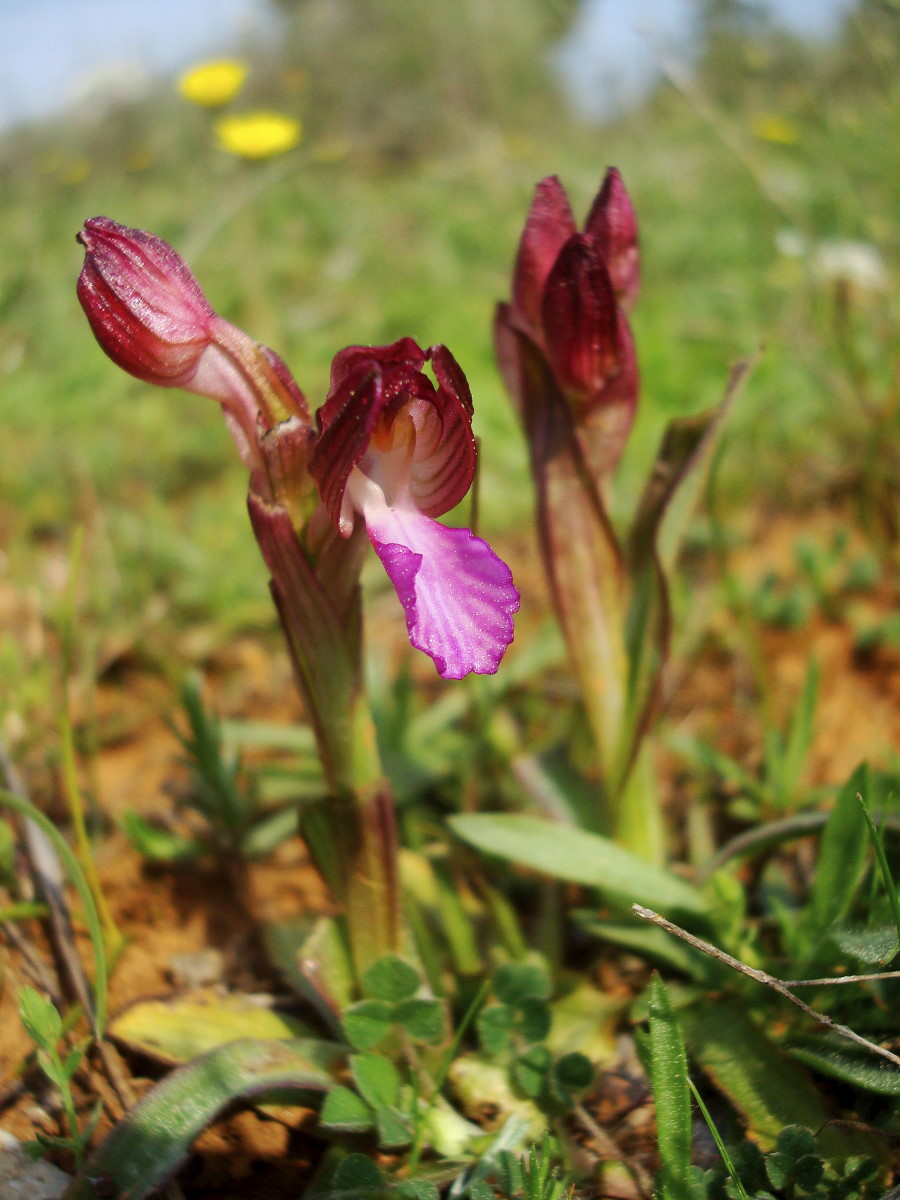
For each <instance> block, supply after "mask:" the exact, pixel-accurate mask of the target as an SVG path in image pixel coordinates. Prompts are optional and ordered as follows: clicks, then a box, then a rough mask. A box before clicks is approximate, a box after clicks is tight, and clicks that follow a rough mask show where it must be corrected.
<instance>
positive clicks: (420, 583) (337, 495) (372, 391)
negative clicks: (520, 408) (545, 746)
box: [310, 338, 519, 679]
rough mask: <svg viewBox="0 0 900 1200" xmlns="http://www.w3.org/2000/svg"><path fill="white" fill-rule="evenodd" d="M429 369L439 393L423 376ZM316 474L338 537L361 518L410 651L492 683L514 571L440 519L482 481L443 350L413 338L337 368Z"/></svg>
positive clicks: (454, 367) (458, 382)
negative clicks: (476, 474) (398, 611)
mask: <svg viewBox="0 0 900 1200" xmlns="http://www.w3.org/2000/svg"><path fill="white" fill-rule="evenodd" d="M429 360H430V362H431V367H432V370H433V373H434V379H435V382H432V380H431V379H430V378H429V377H428V376H427V375H426V374H425V373H424V372H423V367H424V366H425V363H426V362H427V361H429ZM318 422H319V435H318V438H317V440H316V445H315V449H314V451H313V455H312V458H311V460H310V472H311V474H312V475H313V477H314V479H315V480H316V483H317V484H318V488H319V494H320V495H321V497H322V501H323V503H324V505H325V507H326V509H327V510H328V513H329V515H330V516H331V519H332V521H333V522H334V525H335V526H336V528H337V529H338V530H339V531H340V532H341V533H342V534H343V535H344V536H345V537H349V536H350V534H351V532H352V530H353V525H354V521H355V517H356V514H357V513H359V514H361V516H362V517H363V519H364V521H365V524H366V530H367V532H368V535H369V539H370V541H371V543H372V546H373V547H374V549H375V552H376V554H377V555H378V557H379V558H380V559H381V562H382V564H383V566H384V569H385V570H386V571H387V574H388V576H389V578H390V580H391V582H392V583H393V585H394V587H395V589H396V591H397V595H398V597H399V599H400V603H401V604H402V605H403V609H404V612H405V614H406V625H407V629H408V630H409V637H410V641H411V642H412V644H413V645H414V646H415V647H417V649H419V650H423V651H424V652H425V653H426V654H428V655H430V656H431V658H432V659H433V660H434V663H435V666H436V667H437V670H438V674H439V675H441V676H442V677H443V678H444V679H461V678H462V677H463V676H464V675H467V674H469V672H473V671H474V672H476V673H478V674H493V673H494V672H495V671H496V670H497V667H498V665H499V663H500V659H501V658H502V657H503V654H504V651H505V650H506V647H507V646H508V645H509V643H510V642H511V641H512V637H513V621H512V617H513V613H515V612H516V611H517V609H518V607H519V593H518V591H517V590H516V588H515V586H514V584H513V582H512V575H511V573H510V570H509V567H507V565H506V564H505V563H504V562H503V561H502V560H501V559H499V558H498V557H497V556H496V554H494V552H493V551H492V550H491V548H490V546H488V544H487V543H486V542H484V541H483V540H482V539H481V538H479V537H476V536H475V535H474V534H473V533H472V532H471V531H470V530H468V529H453V528H450V527H448V526H446V525H441V524H439V523H438V522H437V521H435V520H434V518H435V517H439V516H441V515H442V514H443V513H446V512H447V511H449V509H451V508H453V506H454V505H456V504H458V503H459V501H460V500H461V499H462V498H463V496H465V494H466V492H467V491H468V490H469V487H470V485H471V483H472V479H473V477H474V472H475V457H476V450H475V439H474V437H473V434H472V398H471V394H470V392H469V386H468V384H467V382H466V379H465V376H464V375H463V373H462V371H461V369H460V367H459V366H458V364H457V362H456V360H455V359H454V358H453V356H452V355H451V354H450V352H449V350H447V348H446V347H445V346H434V347H432V348H431V349H430V350H428V351H427V352H423V351H422V350H421V349H420V348H419V346H418V345H416V343H415V342H414V341H413V340H412V339H411V338H403V339H401V340H400V341H399V342H394V343H393V344H392V345H390V346H375V347H366V346H350V347H348V348H347V349H346V350H343V351H341V352H340V353H339V354H338V355H337V356H336V357H335V359H334V363H333V364H332V372H331V387H330V390H329V393H328V397H327V399H326V401H325V403H324V405H323V406H322V408H321V409H320V410H319V413H318Z"/></svg>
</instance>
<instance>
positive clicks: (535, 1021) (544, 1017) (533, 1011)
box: [516, 998, 553, 1042]
mask: <svg viewBox="0 0 900 1200" xmlns="http://www.w3.org/2000/svg"><path fill="white" fill-rule="evenodd" d="M552 1019H553V1016H552V1013H551V1012H550V1005H549V1004H547V1003H546V1002H545V1001H544V1000H536V999H534V998H529V999H527V1000H523V1001H522V1003H521V1004H520V1005H519V1010H518V1014H517V1021H516V1027H517V1028H518V1031H519V1036H520V1037H521V1038H522V1041H523V1042H542V1041H543V1040H544V1038H545V1037H546V1036H547V1034H548V1033H549V1032H550V1024H551V1022H552Z"/></svg>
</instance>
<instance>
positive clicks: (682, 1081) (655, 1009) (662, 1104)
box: [650, 975, 693, 1200]
mask: <svg viewBox="0 0 900 1200" xmlns="http://www.w3.org/2000/svg"><path fill="white" fill-rule="evenodd" d="M650 1079H651V1083H652V1084H653V1100H654V1103H655V1105H656V1136H657V1140H658V1143H659V1163H660V1166H659V1187H660V1193H659V1194H660V1197H661V1200H693V1191H692V1188H691V1094H690V1088H689V1086H688V1071H687V1055H686V1054H685V1050H684V1038H683V1037H682V1036H681V1028H680V1026H679V1024H678V1018H677V1017H676V1015H675V1010H674V1009H673V1008H672V1003H671V1001H670V999H669V994H668V992H667V991H666V985H665V984H664V983H663V981H662V979H661V978H660V977H659V975H654V976H653V978H652V980H651V981H650Z"/></svg>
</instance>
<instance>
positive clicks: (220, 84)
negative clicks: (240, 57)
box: [178, 58, 247, 108]
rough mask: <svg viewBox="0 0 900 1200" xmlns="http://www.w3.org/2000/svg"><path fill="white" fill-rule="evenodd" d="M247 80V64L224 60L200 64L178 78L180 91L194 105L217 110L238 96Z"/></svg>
mask: <svg viewBox="0 0 900 1200" xmlns="http://www.w3.org/2000/svg"><path fill="white" fill-rule="evenodd" d="M246 78H247V67H246V64H245V63H242V62H238V61H237V60H236V59H232V58H223V59H221V60H220V61H218V62H206V63H200V64H199V65H198V66H196V67H191V69H190V70H189V71H185V72H184V74H183V75H180V76H179V78H178V90H179V92H181V94H182V96H184V98H185V100H190V102H191V103H192V104H202V105H203V106H204V107H206V108H217V107H218V106H219V105H220V104H227V103H228V101H229V100H231V99H232V98H233V97H234V96H236V95H237V93H238V92H239V91H240V90H241V88H242V87H243V84H244V80H245V79H246Z"/></svg>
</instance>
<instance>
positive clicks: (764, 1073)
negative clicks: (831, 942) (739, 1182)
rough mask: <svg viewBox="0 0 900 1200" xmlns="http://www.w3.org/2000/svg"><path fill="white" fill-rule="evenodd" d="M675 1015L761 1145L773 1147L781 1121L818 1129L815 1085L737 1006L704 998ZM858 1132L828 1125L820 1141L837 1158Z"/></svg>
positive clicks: (853, 1144) (820, 1113)
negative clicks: (677, 1015)
mask: <svg viewBox="0 0 900 1200" xmlns="http://www.w3.org/2000/svg"><path fill="white" fill-rule="evenodd" d="M679 1017H680V1020H681V1025H682V1028H683V1030H684V1034H685V1039H686V1041H687V1044H688V1048H689V1049H690V1052H691V1057H692V1058H693V1059H694V1060H695V1062H697V1063H698V1064H699V1065H700V1067H702V1069H703V1070H704V1071H705V1072H706V1074H707V1075H708V1076H709V1077H710V1079H711V1080H712V1081H713V1083H714V1084H715V1085H716V1087H717V1088H719V1090H720V1091H721V1092H723V1093H724V1094H725V1095H726V1096H727V1097H728V1099H729V1100H730V1101H731V1103H732V1104H733V1105H734V1106H735V1108H736V1109H737V1110H738V1112H739V1113H740V1114H741V1115H742V1116H743V1118H744V1120H745V1121H746V1122H747V1124H748V1126H749V1132H750V1133H751V1134H752V1136H753V1137H754V1139H755V1140H756V1141H758V1142H759V1144H760V1146H761V1147H762V1148H763V1149H764V1150H767V1149H771V1148H772V1147H773V1146H774V1144H775V1140H776V1138H777V1137H778V1134H779V1133H780V1132H781V1130H782V1129H783V1128H784V1127H785V1125H793V1124H801V1125H805V1126H807V1128H809V1129H820V1128H822V1127H823V1126H825V1125H826V1124H827V1122H828V1112H827V1110H826V1108H825V1106H824V1103H823V1101H822V1097H821V1095H820V1093H819V1090H818V1088H816V1087H815V1085H814V1084H813V1082H812V1080H811V1079H810V1078H809V1076H808V1075H807V1074H806V1072H805V1071H802V1070H800V1069H799V1068H798V1065H797V1064H796V1063H795V1062H793V1061H792V1060H791V1058H789V1057H788V1056H787V1055H786V1054H784V1053H783V1052H782V1051H781V1050H780V1049H778V1047H777V1046H775V1044H774V1043H773V1042H772V1041H770V1040H769V1038H768V1037H766V1035H765V1034H764V1033H763V1032H762V1031H761V1030H759V1029H758V1028H757V1027H756V1025H755V1024H754V1022H753V1021H752V1020H751V1019H750V1017H749V1016H748V1015H747V1013H746V1012H745V1010H744V1008H743V1007H742V1006H741V1005H739V1004H738V1003H736V1002H734V1001H732V1000H727V999H716V1000H703V1001H699V1002H697V1003H695V1004H691V1005H688V1006H686V1007H685V1008H683V1009H681V1010H680V1012H679ZM861 1137H862V1135H861V1134H855V1133H854V1132H853V1131H851V1130H844V1129H837V1128H835V1127H834V1126H828V1127H827V1128H825V1129H823V1132H822V1134H821V1137H820V1141H819V1145H820V1148H821V1150H822V1152H823V1153H826V1154H827V1155H828V1156H829V1157H832V1156H834V1157H840V1156H844V1155H846V1154H848V1153H850V1152H851V1151H852V1150H853V1149H857V1150H858V1149H859V1142H858V1140H857V1139H859V1138H861ZM867 1147H868V1143H866V1148H867Z"/></svg>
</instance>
